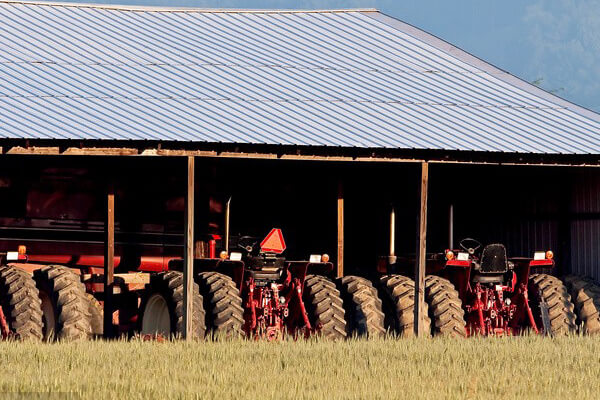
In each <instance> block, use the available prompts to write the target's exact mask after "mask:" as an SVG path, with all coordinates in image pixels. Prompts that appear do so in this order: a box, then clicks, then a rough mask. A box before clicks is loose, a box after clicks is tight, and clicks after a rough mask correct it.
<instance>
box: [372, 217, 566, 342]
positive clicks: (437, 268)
mask: <svg viewBox="0 0 600 400" xmlns="http://www.w3.org/2000/svg"><path fill="white" fill-rule="evenodd" d="M394 218H395V216H394V212H393V210H392V213H391V224H390V225H391V230H390V253H389V255H388V256H385V257H380V259H379V262H378V266H377V270H378V272H379V273H380V274H382V276H381V278H380V295H381V297H382V300H383V305H384V309H385V310H386V311H387V312H386V316H387V317H388V319H387V321H386V325H387V326H388V327H391V328H394V329H395V330H396V332H398V333H400V334H403V335H407V336H410V335H412V334H413V329H414V311H413V310H414V307H415V296H414V290H415V288H414V281H413V279H411V278H412V276H413V271H414V265H415V262H416V259H415V256H413V255H408V256H403V257H398V256H396V255H395V253H394V248H395V243H394V234H393V226H394ZM450 226H452V223H450ZM452 242H453V240H452V233H451V234H450V243H452ZM425 265H426V271H425V272H426V276H425V296H424V297H425V304H423V305H422V307H423V309H425V310H428V312H427V317H426V319H425V324H426V326H427V328H426V329H427V330H428V331H429V332H430V333H431V334H432V335H434V336H437V335H451V336H459V337H467V336H475V335H479V336H508V335H518V334H523V333H525V332H528V331H531V332H535V333H542V334H548V335H564V334H570V333H573V332H575V331H576V329H577V325H576V317H575V314H574V306H573V304H572V303H571V297H570V295H569V293H568V291H567V288H566V287H565V286H564V285H563V283H562V282H561V280H560V279H558V278H556V277H555V276H553V275H552V273H553V272H554V271H555V262H554V253H553V252H552V251H550V250H548V251H536V252H535V253H534V256H533V258H525V257H515V258H508V256H507V250H506V247H505V246H504V245H503V244H498V243H492V244H488V245H486V246H483V245H482V244H481V243H480V242H479V241H477V240H475V239H471V238H465V239H463V240H461V241H460V244H459V248H458V249H447V250H445V251H444V252H440V253H433V254H427V255H426V263H425Z"/></svg>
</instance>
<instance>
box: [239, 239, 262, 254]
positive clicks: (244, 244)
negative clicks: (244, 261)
mask: <svg viewBox="0 0 600 400" xmlns="http://www.w3.org/2000/svg"><path fill="white" fill-rule="evenodd" d="M257 243H258V240H257V239H256V238H255V237H254V236H240V238H239V239H238V242H237V246H238V247H239V248H242V249H244V250H246V251H247V252H248V253H252V250H254V246H256V244H257Z"/></svg>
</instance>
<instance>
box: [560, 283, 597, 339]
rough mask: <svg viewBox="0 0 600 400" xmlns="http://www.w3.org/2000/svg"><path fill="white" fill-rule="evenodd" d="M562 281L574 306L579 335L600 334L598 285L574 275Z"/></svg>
mask: <svg viewBox="0 0 600 400" xmlns="http://www.w3.org/2000/svg"><path fill="white" fill-rule="evenodd" d="M564 281H565V285H566V286H567V289H568V290H569V293H570V295H571V300H572V301H573V304H574V305H575V315H576V316H577V323H578V325H579V326H581V333H583V334H584V335H597V334H600V285H598V284H597V283H596V282H594V281H593V280H592V279H590V278H582V277H579V276H575V275H568V276H566V277H565V278H564Z"/></svg>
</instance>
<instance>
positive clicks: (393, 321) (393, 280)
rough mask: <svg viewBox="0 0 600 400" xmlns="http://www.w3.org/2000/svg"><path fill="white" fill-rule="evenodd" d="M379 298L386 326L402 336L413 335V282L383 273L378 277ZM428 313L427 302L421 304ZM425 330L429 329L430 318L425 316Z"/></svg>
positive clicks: (402, 277)
mask: <svg viewBox="0 0 600 400" xmlns="http://www.w3.org/2000/svg"><path fill="white" fill-rule="evenodd" d="M380 288H381V289H380V290H381V298H382V300H383V309H384V313H385V317H386V327H387V328H388V329H390V330H392V331H394V332H395V333H397V334H398V335H400V336H402V337H413V336H414V335H415V332H414V331H415V282H414V281H413V280H412V279H410V278H407V277H406V276H402V275H384V276H382V277H381V279H380ZM423 309H424V310H425V313H426V314H425V315H428V314H427V313H428V311H427V303H424V304H423ZM424 331H425V332H430V331H431V320H430V319H429V316H427V317H425V329H424Z"/></svg>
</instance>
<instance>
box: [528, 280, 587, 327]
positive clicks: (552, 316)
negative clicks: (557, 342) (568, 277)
mask: <svg viewBox="0 0 600 400" xmlns="http://www.w3.org/2000/svg"><path fill="white" fill-rule="evenodd" d="M528 291H529V302H530V307H531V311H532V312H533V315H534V317H535V320H536V324H538V327H540V328H541V329H542V330H543V331H544V333H546V334H550V335H552V336H566V335H571V334H574V333H575V332H576V331H577V321H576V317H575V312H574V306H573V303H571V296H570V295H569V292H568V291H567V288H566V287H565V285H563V283H562V282H561V280H560V279H558V278H556V277H554V276H551V275H546V274H533V275H531V276H530V277H529V288H528ZM542 302H544V303H546V305H547V306H548V323H549V326H546V327H545V326H544V325H545V324H544V318H543V310H542V308H541V307H540V306H541V304H542Z"/></svg>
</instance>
